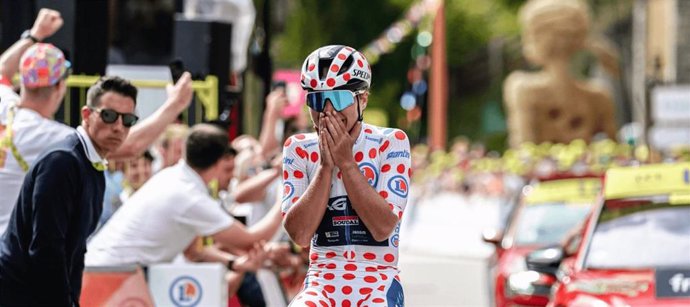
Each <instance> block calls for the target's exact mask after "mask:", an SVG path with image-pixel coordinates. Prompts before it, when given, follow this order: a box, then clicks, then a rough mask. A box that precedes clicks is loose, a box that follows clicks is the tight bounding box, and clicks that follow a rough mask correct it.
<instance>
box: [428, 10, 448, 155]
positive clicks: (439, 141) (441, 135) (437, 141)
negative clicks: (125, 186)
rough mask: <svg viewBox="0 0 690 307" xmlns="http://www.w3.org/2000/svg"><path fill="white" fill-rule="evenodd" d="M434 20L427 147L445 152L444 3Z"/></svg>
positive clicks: (445, 64) (446, 102) (446, 67)
mask: <svg viewBox="0 0 690 307" xmlns="http://www.w3.org/2000/svg"><path fill="white" fill-rule="evenodd" d="M439 2H440V3H439V6H438V10H437V11H436V17H435V18H434V33H433V40H432V45H431V75H430V77H429V82H430V91H429V115H428V116H429V117H428V119H427V122H428V125H429V130H428V131H429V146H430V147H431V149H432V150H439V149H441V150H445V148H446V139H447V135H448V131H447V130H448V65H447V61H446V18H445V14H444V7H445V6H444V1H443V0H440V1H439Z"/></svg>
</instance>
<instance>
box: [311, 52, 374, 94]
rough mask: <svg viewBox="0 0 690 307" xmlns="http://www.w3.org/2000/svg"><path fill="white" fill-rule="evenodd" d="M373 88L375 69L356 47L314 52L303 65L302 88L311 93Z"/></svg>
mask: <svg viewBox="0 0 690 307" xmlns="http://www.w3.org/2000/svg"><path fill="white" fill-rule="evenodd" d="M370 85H371V67H370V66H369V62H367V59H366V58H365V57H364V55H363V54H362V53H361V52H359V51H357V50H355V49H354V48H352V47H348V46H343V45H330V46H324V47H321V48H319V49H316V50H314V52H312V53H311V54H310V55H309V56H308V57H307V58H306V59H305V60H304V64H303V65H302V88H304V89H305V90H307V91H310V92H311V91H328V90H341V89H346V90H351V91H360V90H366V89H368V88H369V86H370Z"/></svg>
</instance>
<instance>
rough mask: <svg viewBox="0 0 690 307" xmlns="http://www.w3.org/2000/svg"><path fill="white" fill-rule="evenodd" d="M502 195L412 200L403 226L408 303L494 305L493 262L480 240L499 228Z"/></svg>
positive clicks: (415, 306)
mask: <svg viewBox="0 0 690 307" xmlns="http://www.w3.org/2000/svg"><path fill="white" fill-rule="evenodd" d="M502 203H503V202H502V200H500V199H488V198H482V197H465V196H461V195H457V194H451V193H439V194H436V195H434V196H433V197H428V198H425V199H423V200H421V201H416V200H415V199H414V198H412V199H411V201H410V203H408V207H407V208H406V210H405V216H404V217H403V225H402V227H401V230H400V261H399V263H398V264H399V267H400V269H401V274H400V277H401V280H402V284H403V287H404V289H405V306H406V307H441V306H443V307H446V306H454V307H456V306H457V307H485V306H490V305H491V303H490V297H489V282H488V281H487V275H488V261H489V259H490V257H491V255H492V253H493V246H491V245H489V244H486V243H484V242H483V241H482V240H481V233H482V231H483V230H485V229H489V228H496V227H498V226H499V224H500V223H499V220H500V219H499V216H500V214H501V209H500V208H501V204H502Z"/></svg>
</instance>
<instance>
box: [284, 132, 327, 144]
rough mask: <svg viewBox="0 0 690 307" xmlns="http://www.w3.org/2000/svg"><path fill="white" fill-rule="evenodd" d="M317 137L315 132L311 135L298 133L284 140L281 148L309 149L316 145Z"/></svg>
mask: <svg viewBox="0 0 690 307" xmlns="http://www.w3.org/2000/svg"><path fill="white" fill-rule="evenodd" d="M318 141H319V137H318V135H316V133H315V132H312V133H298V134H295V135H292V136H290V137H289V138H287V139H286V140H285V143H283V146H284V147H286V148H288V147H311V146H313V145H316V144H318Z"/></svg>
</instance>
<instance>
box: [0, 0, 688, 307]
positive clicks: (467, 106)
mask: <svg viewBox="0 0 690 307" xmlns="http://www.w3.org/2000/svg"><path fill="white" fill-rule="evenodd" d="M528 2H539V1H536V0H535V1H525V0H483V1H476V0H447V1H442V0H440V1H437V0H374V1H372V0H329V1H321V0H60V1H57V0H53V1H51V0H25V1H13V0H0V39H1V40H0V48H1V49H2V50H5V49H6V48H7V47H9V46H10V45H11V44H13V43H14V42H15V41H16V40H17V38H18V37H19V36H20V34H21V33H22V32H23V31H24V30H25V29H28V28H30V27H31V25H32V23H33V20H34V17H35V16H36V13H37V12H38V9H40V8H41V7H49V8H54V9H57V10H59V11H60V12H61V14H62V16H63V18H64V19H65V25H64V26H63V28H62V29H61V30H60V31H59V32H57V34H56V35H54V36H53V37H51V38H50V39H49V40H48V41H49V42H52V43H54V44H56V45H57V46H58V47H60V48H61V49H62V50H64V51H65V53H66V55H67V57H68V58H69V59H70V60H71V61H72V63H74V74H75V75H84V76H93V75H103V74H106V73H117V74H122V75H124V76H126V77H129V78H138V79H147V80H163V81H170V80H171V78H172V79H174V78H175V75H174V74H175V73H174V70H173V71H172V73H171V71H170V64H171V63H172V62H174V61H175V60H179V61H178V62H176V64H175V65H177V66H176V67H177V68H178V69H186V70H189V71H191V72H192V74H193V78H194V80H197V81H204V80H209V79H208V77H209V76H213V77H215V78H217V81H218V83H212V85H211V86H217V88H216V89H215V90H214V91H213V93H215V96H214V97H213V98H212V99H210V100H209V99H201V98H200V97H197V99H196V100H195V101H194V102H193V103H192V106H191V107H190V109H189V110H188V112H186V113H185V115H184V117H183V118H181V121H184V122H185V123H187V124H190V125H191V124H194V123H196V122H200V121H208V120H215V121H220V122H223V123H225V124H226V125H227V127H228V133H229V134H230V136H231V137H232V138H236V137H238V136H241V135H251V136H254V137H257V136H258V135H259V133H260V129H261V127H262V122H263V121H264V120H265V118H264V117H263V114H264V112H265V110H266V109H267V102H266V101H267V100H266V96H267V95H268V93H269V92H270V91H271V90H272V89H273V88H274V87H275V85H276V84H277V83H284V84H285V85H286V89H287V91H288V92H287V94H288V100H289V102H288V105H286V106H285V107H284V109H283V112H282V121H283V122H282V123H281V125H283V126H285V127H287V126H290V125H292V129H282V128H278V129H277V130H276V138H277V139H282V138H284V137H286V136H288V135H289V134H290V133H291V131H292V132H294V131H305V130H308V129H309V128H310V127H311V123H309V121H308V119H306V116H307V115H305V114H306V112H305V110H306V107H304V106H303V104H304V101H303V100H304V96H303V93H302V92H301V89H300V87H299V78H300V76H299V70H300V66H301V65H302V62H303V60H304V58H305V57H306V56H307V55H308V54H309V53H310V52H311V51H313V50H315V49H316V48H318V47H320V46H323V45H328V44H343V45H348V46H351V47H354V48H356V49H358V50H360V51H362V52H363V53H364V54H365V56H366V57H367V59H368V60H369V63H370V64H371V66H372V72H373V82H372V87H371V95H370V99H369V105H368V107H367V111H366V113H365V121H367V122H370V123H372V124H375V125H381V126H388V127H397V128H400V129H403V130H404V131H405V132H406V133H407V135H408V136H409V137H410V141H411V145H412V146H413V149H412V160H413V169H414V173H413V184H412V187H411V193H410V195H411V196H410V199H409V202H408V207H407V209H406V211H405V218H404V219H403V226H402V230H401V232H402V235H401V237H402V239H401V245H400V253H401V255H402V257H401V260H400V267H401V269H402V271H403V273H402V275H401V277H402V279H403V283H404V284H405V288H406V296H407V297H406V298H407V301H408V305H409V306H491V305H493V304H494V303H495V299H496V297H495V296H494V294H493V292H492V291H493V290H494V289H493V287H494V285H493V282H492V276H493V275H494V274H495V268H494V266H495V265H496V257H497V255H496V250H497V249H498V248H500V244H501V243H500V242H501V239H502V238H492V237H491V236H487V235H486V233H483V232H484V231H485V230H487V229H489V230H495V231H496V233H500V232H502V231H503V229H504V228H506V226H507V224H509V222H508V221H509V217H510V216H511V212H513V210H514V208H515V207H516V206H517V204H518V203H520V200H519V199H520V195H521V192H522V191H523V188H524V187H525V185H527V184H530V183H534V182H535V181H539V180H545V178H550V179H553V178H557V177H559V176H561V177H568V176H570V177H578V176H580V177H581V176H584V175H588V176H593V177H597V178H598V176H601V175H602V174H603V172H604V171H605V170H606V169H608V168H609V167H611V166H623V165H630V164H631V163H657V162H680V161H690V149H689V148H690V86H689V85H688V84H690V57H689V56H688V54H690V39H688V38H690V19H689V18H687V17H688V16H690V1H686V0H587V1H579V3H581V4H583V5H584V7H585V8H586V9H585V10H584V11H583V12H585V13H583V14H584V15H577V14H580V13H578V12H580V11H578V12H576V13H574V14H575V15H568V14H569V13H568V12H570V11H569V9H568V8H563V7H561V8H558V7H559V6H558V5H556V6H555V7H556V9H554V12H555V13H554V14H551V13H549V11H548V10H546V11H539V10H538V9H534V10H533V11H532V14H533V15H529V13H524V12H523V11H522V8H524V7H525V6H526V4H527V3H528ZM541 2H549V1H541ZM551 2H554V1H551ZM567 2H568V3H570V2H572V1H567ZM554 3H556V2H554ZM535 12H537V13H535ZM543 12H547V13H543ZM561 13H562V14H561ZM539 14H546V15H544V17H543V18H542V19H539V18H536V20H542V21H544V23H543V24H539V23H534V22H533V19H530V18H535V17H534V16H536V15H539ZM549 14H551V15H549ZM573 16H575V17H573ZM578 16H585V17H584V19H583V20H580V19H577V18H580V17H578ZM573 18H575V19H573ZM580 21H581V23H577V22H580ZM576 23H577V24H576ZM526 25H527V26H526ZM544 25H546V26H544ZM538 26H541V27H545V28H546V29H547V30H548V29H549V28H550V27H551V28H553V29H555V30H554V31H555V32H548V33H545V32H534V33H541V34H540V35H537V38H540V37H546V38H548V39H547V40H550V43H551V46H555V47H551V49H549V48H548V47H544V45H539V44H540V43H539V42H537V43H535V41H534V40H535V37H530V36H529V35H528V34H529V33H532V32H529V31H532V30H534V29H532V28H530V27H538ZM578 27H580V28H578ZM578 29H580V30H578ZM528 30H529V31H528ZM537 30H539V29H537ZM537 30H534V31H537ZM539 31H544V30H543V28H542V30H539ZM559 31H560V32H559ZM578 31H580V32H578ZM530 35H534V34H533V33H532V34H530ZM576 35H582V36H584V37H586V39H584V40H586V41H587V42H586V43H582V46H579V45H578V46H577V47H578V48H570V47H569V46H570V45H568V44H570V43H569V42H571V41H574V40H576V39H575V38H576ZM530 39H531V40H530ZM528 42H529V43H531V44H535V45H534V46H536V47H534V48H542V49H541V50H542V51H541V52H542V53H543V54H542V56H541V57H537V59H535V58H534V57H530V53H529V51H530V50H531V49H528V48H526V47H529V46H532V45H530V44H528ZM545 44H546V43H545ZM544 48H545V49H544ZM568 48H570V49H568ZM565 49H567V50H568V51H567V52H566V53H567V57H564V58H565V63H566V71H567V75H568V76H569V77H568V78H570V79H569V80H570V81H569V82H571V83H573V84H575V83H577V84H587V86H590V85H591V86H592V88H596V93H604V94H602V95H604V97H606V99H604V102H602V103H601V105H606V106H610V108H609V109H607V110H609V111H610V112H609V111H606V112H598V111H592V110H589V113H587V112H585V113H587V114H585V115H583V117H582V118H575V119H573V120H571V121H569V122H568V125H566V128H563V129H562V128H560V126H558V125H555V124H554V125H552V123H553V122H557V121H558V120H559V119H560V118H563V117H564V116H568V115H569V114H570V113H571V110H572V113H577V112H580V111H581V110H580V109H578V107H577V106H579V105H584V104H587V103H589V101H592V100H594V99H581V100H582V101H581V100H578V99H573V101H570V100H569V99H567V98H569V97H568V96H567V94H564V96H565V98H563V97H561V98H559V99H561V100H560V102H558V103H561V106H562V109H558V108H556V109H548V108H549V107H548V104H546V102H548V100H550V99H551V98H552V96H554V95H542V94H539V95H537V94H534V95H533V96H530V94H529V93H528V94H527V95H525V94H524V93H523V94H522V95H520V94H516V93H515V92H514V91H513V92H511V90H512V89H514V88H517V89H518V90H516V91H519V89H520V88H521V87H520V86H518V85H515V84H521V83H519V82H518V83H511V81H510V80H511V78H512V77H509V76H511V75H513V76H518V77H516V78H513V79H512V80H519V79H520V78H519V77H524V76H528V78H527V79H529V76H542V75H540V72H544V71H546V72H549V71H550V70H549V69H550V68H549V67H551V66H549V65H550V64H549V63H553V61H551V62H549V60H553V59H555V58H557V57H558V55H559V52H561V51H563V50H565ZM544 50H546V51H544ZM526 53H527V55H526ZM544 54H546V55H544ZM531 55H532V56H534V54H531ZM516 71H517V72H519V73H517V75H514V73H515V72H516ZM530 80H532V79H530ZM534 80H536V79H534ZM579 82H581V83H579ZM537 83H538V82H537ZM511 84H513V85H515V87H511ZM158 90H160V89H158ZM72 91H73V92H71V96H68V97H67V99H66V102H65V104H64V105H63V107H62V108H61V109H60V111H59V112H58V114H57V116H56V119H58V120H60V121H63V122H65V123H68V124H70V125H72V126H76V125H77V124H78V121H76V120H74V119H75V118H79V114H78V110H79V108H78V106H79V104H80V103H83V101H80V99H79V96H80V94H79V90H78V89H76V88H75V89H73V90H72ZM152 91H154V89H152ZM142 92H146V90H144V91H142ZM553 93H558V90H556V91H554V92H552V94H553ZM160 94H161V93H158V94H156V93H155V91H154V92H151V95H153V96H151V97H159V96H156V95H160ZM163 94H164V93H163ZM556 96H557V95H556ZM515 97H518V98H515ZM519 97H523V98H524V97H528V98H530V97H532V98H534V99H533V100H535V102H531V103H524V104H523V103H520V102H519V101H524V100H520V98H519ZM535 97H536V98H535ZM574 98H577V97H574ZM516 99H517V101H518V102H515V103H514V104H513V102H514V101H516ZM556 100H558V99H556ZM140 101H144V103H143V104H142V105H141V106H138V108H140V109H138V112H139V113H140V114H141V115H143V116H146V115H147V114H150V112H152V111H153V110H155V108H156V107H157V106H158V104H157V102H156V101H160V102H162V101H163V99H150V100H141V99H140ZM511 101H513V102H511ZM541 101H544V104H543V105H544V107H543V110H545V111H544V112H543V114H545V115H544V116H541V117H540V116H537V115H535V116H534V117H533V118H531V119H528V120H527V119H524V118H522V117H520V118H517V117H516V118H512V119H511V115H513V116H518V115H520V114H526V113H530V112H536V113H539V111H540V110H542V109H541V108H540V107H539V106H541V105H542V104H541ZM583 101H584V102H583ZM514 105H516V106H514ZM557 105H558V104H557ZM604 113H606V114H605V115H602V114H604ZM516 114H517V115H516ZM530 114H531V113H530ZM539 114H541V113H539ZM600 115H601V116H600ZM520 121H522V124H523V126H520V125H519V124H516V123H517V122H520ZM589 122H592V123H595V124H597V123H598V126H597V125H595V126H597V129H599V128H601V129H599V130H596V129H594V130H593V131H591V133H586V134H577V133H575V132H573V131H575V130H577V129H579V128H581V127H582V126H583V125H585V124H586V123H589ZM602 123H603V124H602ZM604 124H605V125H607V126H609V127H611V131H605V130H606V129H604V128H603V126H605V125H604ZM279 126H280V125H279ZM569 129H572V131H570V130H569ZM279 130H280V131H279ZM525 131H528V132H529V131H532V132H534V133H532V134H533V135H546V134H544V131H549V132H552V136H550V137H549V136H543V137H538V136H536V137H534V136H533V137H529V136H528V137H524V138H514V136H516V135H521V133H525ZM571 132H573V133H572V134H571ZM540 133H541V134H540ZM511 134H512V135H513V136H511ZM528 134H529V133H528ZM554 218H558V217H554ZM561 218H564V217H563V216H561ZM535 223H536V222H535ZM483 234H484V237H482V235H483ZM520 260H524V259H522V258H521V259H520ZM515 306H517V305H515ZM520 306H522V305H520Z"/></svg>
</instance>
